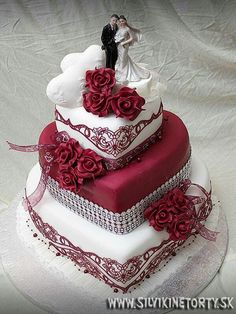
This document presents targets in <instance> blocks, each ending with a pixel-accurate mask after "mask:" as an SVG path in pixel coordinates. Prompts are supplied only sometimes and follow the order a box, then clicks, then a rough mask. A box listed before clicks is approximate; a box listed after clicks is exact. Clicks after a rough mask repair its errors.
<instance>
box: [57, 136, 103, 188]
mask: <svg viewBox="0 0 236 314" xmlns="http://www.w3.org/2000/svg"><path fill="white" fill-rule="evenodd" d="M54 154H55V162H56V163H57V164H58V180H59V184H60V187H62V188H64V189H67V190H70V191H72V192H78V191H79V189H80V187H81V185H82V184H83V181H84V179H92V178H95V177H97V176H100V175H102V174H104V173H105V168H104V165H103V159H102V157H101V156H99V155H98V154H97V153H96V152H94V151H93V150H91V149H83V148H82V147H81V146H80V144H79V142H78V141H76V140H75V139H73V138H70V139H69V140H68V141H67V142H62V143H60V144H59V146H58V147H57V148H56V149H55V151H54Z"/></svg>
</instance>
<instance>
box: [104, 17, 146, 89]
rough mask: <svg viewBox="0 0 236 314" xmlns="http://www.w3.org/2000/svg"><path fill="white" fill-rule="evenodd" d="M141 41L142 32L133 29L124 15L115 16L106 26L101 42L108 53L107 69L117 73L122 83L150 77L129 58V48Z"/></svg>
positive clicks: (117, 78)
mask: <svg viewBox="0 0 236 314" xmlns="http://www.w3.org/2000/svg"><path fill="white" fill-rule="evenodd" d="M140 39H141V32H140V30H138V29H136V28H134V27H131V26H130V25H129V24H128V21H127V19H126V18H125V16H124V15H121V16H120V17H118V15H116V14H113V15H112V16H111V18H110V22H109V23H108V24H107V25H106V26H104V28H103V31H102V36H101V40H102V43H103V46H102V49H105V53H106V67H108V68H111V69H114V70H115V71H116V80H117V81H119V82H121V83H127V82H137V81H140V80H141V79H146V78H148V77H149V76H150V72H149V71H148V70H147V69H145V68H143V67H141V66H140V65H138V64H136V63H135V62H134V61H133V60H132V59H131V57H130V56H129V46H131V45H133V44H134V43H135V42H138V41H139V40H140Z"/></svg>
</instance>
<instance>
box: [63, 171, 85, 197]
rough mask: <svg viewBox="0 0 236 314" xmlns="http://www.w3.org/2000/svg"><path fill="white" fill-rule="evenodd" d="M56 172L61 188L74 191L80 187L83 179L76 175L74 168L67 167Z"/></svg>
mask: <svg viewBox="0 0 236 314" xmlns="http://www.w3.org/2000/svg"><path fill="white" fill-rule="evenodd" d="M58 174H59V175H58V180H59V185H60V187H61V188H63V189H66V190H69V191H71V192H74V193H75V192H77V191H78V190H79V189H80V186H81V184H82V183H83V179H82V178H78V177H77V176H76V172H75V169H74V168H72V167H68V168H65V169H61V170H60V171H59V172H58Z"/></svg>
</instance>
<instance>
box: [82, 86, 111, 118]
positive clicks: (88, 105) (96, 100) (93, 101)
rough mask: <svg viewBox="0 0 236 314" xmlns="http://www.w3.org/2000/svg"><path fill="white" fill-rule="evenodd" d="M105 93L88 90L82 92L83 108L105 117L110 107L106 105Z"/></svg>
mask: <svg viewBox="0 0 236 314" xmlns="http://www.w3.org/2000/svg"><path fill="white" fill-rule="evenodd" d="M107 96H108V95H107V93H106V92H104V93H100V92H89V93H85V94H83V99H84V103H83V104H84V108H85V109H86V110H87V111H88V112H91V113H93V114H95V115H98V116H99V117H105V116H107V115H108V114H109V112H110V107H109V106H108V105H107Z"/></svg>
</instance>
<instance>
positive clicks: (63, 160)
mask: <svg viewBox="0 0 236 314" xmlns="http://www.w3.org/2000/svg"><path fill="white" fill-rule="evenodd" d="M82 151H83V149H82V147H81V146H80V144H79V142H78V141H76V140H75V139H73V138H70V139H69V140H68V141H67V142H62V143H60V145H59V146H58V147H57V148H56V149H55V152H54V153H55V157H56V158H55V161H56V162H57V163H58V164H59V167H66V168H67V167H68V166H73V164H74V163H75V162H76V161H77V159H78V158H79V157H80V155H81V154H82Z"/></svg>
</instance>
